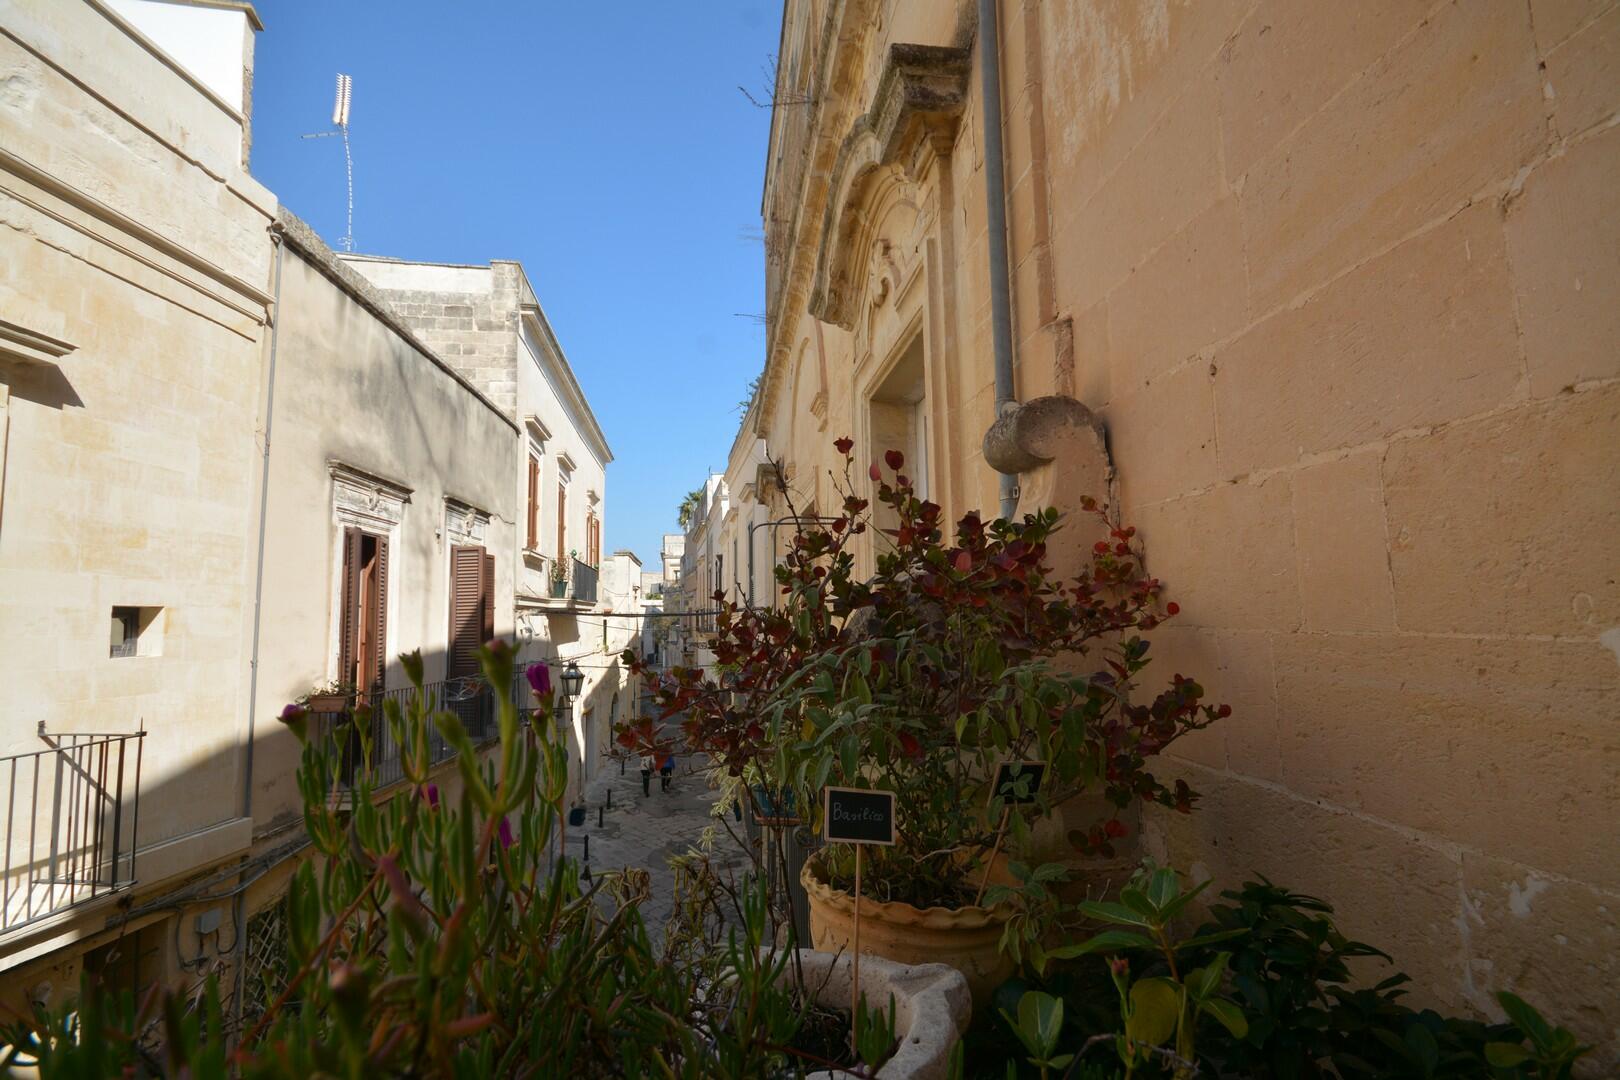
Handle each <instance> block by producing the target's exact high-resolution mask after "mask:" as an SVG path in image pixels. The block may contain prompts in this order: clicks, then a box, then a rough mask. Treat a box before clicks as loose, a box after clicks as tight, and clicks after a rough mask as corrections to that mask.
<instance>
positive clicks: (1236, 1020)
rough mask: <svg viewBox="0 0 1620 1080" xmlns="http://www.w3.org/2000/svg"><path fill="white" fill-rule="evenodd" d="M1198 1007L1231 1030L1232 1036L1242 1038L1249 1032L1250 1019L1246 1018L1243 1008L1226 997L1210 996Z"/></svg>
mask: <svg viewBox="0 0 1620 1080" xmlns="http://www.w3.org/2000/svg"><path fill="white" fill-rule="evenodd" d="M1198 1007H1199V1009H1200V1010H1201V1011H1203V1012H1205V1013H1207V1014H1209V1015H1210V1016H1213V1017H1214V1018H1215V1019H1216V1021H1217V1022H1219V1023H1220V1025H1221V1026H1222V1027H1224V1028H1225V1029H1226V1030H1227V1031H1230V1032H1231V1033H1232V1038H1234V1039H1241V1038H1243V1037H1244V1036H1245V1035H1247V1034H1248V1033H1249V1021H1248V1020H1246V1019H1244V1016H1243V1010H1242V1009H1240V1008H1238V1007H1237V1006H1236V1005H1235V1004H1233V1003H1232V1002H1230V1001H1227V1000H1226V999H1225V998H1210V999H1209V1000H1208V1001H1205V1002H1203V1003H1202V1004H1200V1005H1199V1006H1198Z"/></svg>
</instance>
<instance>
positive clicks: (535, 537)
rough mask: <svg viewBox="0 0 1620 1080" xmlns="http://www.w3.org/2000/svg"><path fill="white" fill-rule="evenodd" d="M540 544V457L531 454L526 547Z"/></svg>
mask: <svg viewBox="0 0 1620 1080" xmlns="http://www.w3.org/2000/svg"><path fill="white" fill-rule="evenodd" d="M539 546H540V459H539V458H537V457H535V456H534V455H533V454H530V455H529V540H528V543H526V544H525V545H524V547H527V548H529V549H530V550H534V549H535V548H538V547H539Z"/></svg>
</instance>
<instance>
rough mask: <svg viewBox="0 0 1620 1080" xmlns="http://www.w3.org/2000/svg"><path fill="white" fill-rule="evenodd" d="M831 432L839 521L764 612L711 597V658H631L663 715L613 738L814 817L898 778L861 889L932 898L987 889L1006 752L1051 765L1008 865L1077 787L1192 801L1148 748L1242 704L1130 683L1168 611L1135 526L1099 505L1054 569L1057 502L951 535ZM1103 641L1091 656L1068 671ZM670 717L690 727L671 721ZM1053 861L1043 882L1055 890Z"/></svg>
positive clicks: (1023, 937) (817, 536) (805, 540)
mask: <svg viewBox="0 0 1620 1080" xmlns="http://www.w3.org/2000/svg"><path fill="white" fill-rule="evenodd" d="M835 445H836V446H837V448H838V450H839V452H840V453H841V454H843V455H844V475H843V479H842V481H835V484H837V485H838V486H839V490H840V494H841V498H842V502H841V505H840V507H839V513H838V514H837V516H836V517H832V518H826V519H818V520H817V521H816V523H814V524H806V525H802V526H801V528H800V531H799V532H798V533H797V535H796V536H795V537H794V539H793V542H792V545H791V547H790V549H789V551H788V553H787V554H786V556H785V557H784V559H783V560H782V562H781V564H780V565H779V566H778V567H777V569H776V579H777V584H778V587H779V595H778V596H777V598H776V602H775V603H774V604H773V605H771V606H769V607H750V606H747V605H744V604H741V603H739V602H737V601H736V600H735V599H734V598H728V597H727V596H726V595H725V594H723V593H716V594H715V597H714V600H715V603H716V605H717V606H718V608H719V611H718V614H717V616H716V631H715V634H714V636H713V639H712V640H711V641H710V642H709V647H710V649H711V650H712V651H713V653H714V655H715V657H716V665H717V666H716V669H715V671H713V672H704V671H701V670H697V669H690V668H674V669H672V670H671V671H669V672H665V673H656V672H650V671H645V669H644V668H642V667H640V666H639V663H638V661H637V659H636V658H634V657H627V659H628V660H629V662H630V663H631V664H632V665H634V666H637V669H638V670H641V671H644V672H645V674H646V675H647V677H648V682H649V685H650V686H651V687H652V689H653V696H654V698H655V700H656V702H657V704H658V706H659V715H657V716H652V717H647V718H644V719H641V720H639V721H632V722H629V723H626V724H624V725H621V727H620V729H619V732H618V738H619V741H620V743H621V745H623V746H625V747H626V748H627V749H630V750H633V751H635V752H662V751H666V750H668V749H671V748H675V747H681V748H683V749H684V750H685V751H686V752H691V753H705V754H708V755H709V756H710V758H711V760H714V761H717V762H719V763H721V765H722V767H723V768H725V769H726V770H727V771H729V772H730V773H731V774H732V775H733V776H737V777H744V778H746V779H747V780H748V781H749V786H747V787H744V788H743V789H742V790H743V792H744V797H749V798H751V796H750V795H749V794H748V793H749V792H751V791H753V790H754V788H753V785H756V784H757V785H761V786H762V787H763V789H765V790H770V791H780V790H783V789H792V790H794V792H795V794H796V800H797V803H796V804H797V805H798V806H800V807H804V808H806V810H807V812H806V813H805V814H804V817H805V819H806V821H808V822H810V823H812V826H813V827H819V821H820V815H819V814H818V813H816V812H815V808H817V807H819V800H820V797H821V791H822V789H823V787H824V786H825V785H827V784H837V785H843V786H855V787H871V788H881V789H886V790H890V791H894V792H895V793H896V794H897V796H898V802H899V805H900V806H901V807H902V812H903V821H902V823H901V828H900V830H899V842H898V843H897V844H896V845H895V846H893V847H885V848H877V849H874V850H873V851H871V852H869V853H868V859H869V861H868V863H867V869H866V871H865V874H866V877H865V881H866V882H869V884H868V885H867V886H866V888H867V890H868V891H869V893H870V894H871V895H873V896H874V897H875V898H878V899H882V900H889V901H903V902H906V903H910V904H913V905H915V906H918V907H928V906H934V905H939V906H945V907H962V906H967V905H970V904H972V903H974V901H975V898H976V896H977V895H978V889H979V885H980V883H981V882H982V881H983V880H984V876H985V873H986V870H987V869H988V864H989V861H990V853H991V850H992V849H993V848H994V846H995V843H996V839H997V834H998V826H999V823H1000V819H1001V816H1002V810H1003V809H1004V807H1003V805H1002V804H1001V802H1000V801H999V800H993V799H992V798H991V791H990V786H991V782H992V777H993V775H994V771H995V767H996V766H997V765H998V764H999V763H1000V762H1002V761H1005V760H1009V759H1038V760H1043V761H1046V762H1048V763H1049V766H1048V770H1047V774H1046V778H1045V782H1044V783H1043V784H1042V787H1041V789H1040V791H1039V792H1038V793H1037V795H1036V797H1035V800H1034V801H1033V802H1031V803H1029V804H1027V805H1020V806H1017V807H1013V808H1012V813H1010V814H1009V828H1010V842H1009V844H1008V846H1009V847H1010V848H1011V849H1012V856H1013V857H1014V858H1017V857H1018V856H1019V852H1020V850H1021V849H1023V848H1024V847H1025V846H1026V841H1027V839H1028V837H1029V830H1028V825H1029V823H1030V822H1031V821H1034V820H1038V819H1040V818H1043V817H1048V816H1050V815H1051V814H1053V813H1054V812H1055V811H1056V810H1057V809H1058V808H1059V807H1060V806H1062V805H1063V804H1064V803H1066V802H1069V801H1070V800H1072V799H1074V798H1075V797H1076V796H1077V795H1079V794H1081V793H1082V792H1095V793H1098V794H1100V795H1103V796H1105V797H1106V799H1107V800H1108V801H1109V802H1111V803H1112V805H1113V807H1115V808H1123V807H1128V806H1131V805H1133V804H1134V803H1137V802H1141V801H1149V802H1156V803H1160V804H1162V805H1164V806H1167V807H1170V808H1172V809H1176V810H1180V811H1189V810H1190V809H1191V807H1192V803H1193V801H1194V799H1195V798H1196V793H1194V792H1193V791H1192V790H1191V789H1190V788H1188V786H1187V785H1186V784H1185V783H1184V782H1182V781H1177V782H1175V783H1174V784H1170V785H1166V784H1161V783H1160V782H1159V781H1158V780H1157V779H1156V778H1155V777H1154V775H1153V773H1152V772H1151V771H1150V769H1149V762H1150V760H1151V759H1152V758H1153V757H1154V756H1155V755H1157V754H1159V753H1160V752H1161V751H1162V750H1163V749H1164V748H1165V747H1166V746H1168V745H1170V744H1171V743H1172V742H1174V741H1175V740H1176V739H1177V738H1179V737H1181V736H1182V735H1183V734H1185V733H1186V732H1188V731H1192V730H1194V729H1196V728H1199V727H1203V726H1204V725H1206V724H1208V723H1210V722H1212V721H1213V720H1215V719H1216V718H1217V717H1219V716H1223V715H1226V714H1227V713H1228V712H1229V711H1230V710H1228V709H1226V707H1225V706H1220V707H1218V708H1217V707H1214V706H1209V705H1206V704H1204V702H1203V690H1202V688H1201V687H1200V686H1199V685H1198V684H1197V682H1195V681H1194V680H1192V679H1188V678H1184V677H1182V676H1180V675H1176V676H1174V677H1173V678H1171V679H1170V680H1169V685H1168V687H1167V688H1166V689H1164V690H1163V691H1162V692H1160V693H1159V694H1158V695H1156V696H1150V697H1145V696H1143V695H1141V694H1140V692H1139V691H1138V690H1137V688H1136V681H1137V676H1138V675H1139V674H1140V673H1141V671H1142V670H1143V669H1144V668H1145V667H1146V666H1147V663H1148V644H1147V642H1146V640H1145V639H1143V638H1142V637H1141V636H1139V635H1140V632H1142V631H1146V630H1149V629H1152V628H1153V627H1155V626H1157V625H1159V624H1160V623H1161V622H1162V621H1163V620H1164V619H1165V618H1167V617H1169V616H1170V615H1173V614H1174V613H1175V611H1176V607H1175V605H1174V604H1165V605H1163V607H1162V608H1161V605H1160V596H1161V593H1162V585H1161V583H1160V582H1159V581H1158V580H1157V579H1155V578H1153V577H1151V576H1150V575H1148V574H1146V573H1145V571H1144V570H1143V564H1142V554H1141V552H1140V550H1139V548H1138V546H1137V543H1136V539H1135V535H1136V534H1135V530H1134V529H1131V528H1129V527H1125V526H1122V525H1121V524H1119V523H1118V522H1117V521H1116V520H1114V519H1113V518H1112V517H1111V516H1110V515H1109V514H1108V512H1107V510H1106V508H1103V507H1099V506H1097V505H1096V504H1095V503H1094V502H1089V501H1088V502H1087V504H1086V505H1087V506H1088V512H1087V513H1088V516H1087V517H1086V518H1085V519H1083V520H1084V521H1086V522H1087V523H1088V525H1089V526H1094V527H1095V530H1096V535H1097V539H1096V540H1095V542H1094V543H1092V542H1091V540H1090V538H1089V537H1088V538H1087V539H1086V540H1085V541H1081V540H1079V539H1076V540H1075V541H1073V542H1074V543H1082V542H1084V543H1086V544H1087V546H1089V547H1090V549H1091V558H1090V562H1089V564H1088V565H1087V566H1086V567H1085V569H1084V570H1083V572H1082V573H1081V574H1080V575H1079V576H1078V577H1077V578H1076V579H1075V580H1072V581H1066V580H1059V579H1057V578H1056V577H1055V576H1054V575H1053V574H1052V572H1051V571H1050V569H1049V568H1048V567H1047V565H1046V554H1047V549H1048V544H1049V542H1050V541H1051V539H1052V537H1053V535H1054V533H1055V532H1056V530H1057V528H1058V520H1059V519H1058V515H1057V513H1056V512H1055V511H1052V510H1044V511H1039V512H1035V513H1030V514H1026V515H1025V516H1024V517H1023V518H1022V519H1021V520H1019V521H1007V520H998V521H992V522H989V523H986V522H984V521H983V520H982V519H981V518H980V517H979V516H978V515H977V514H969V515H967V516H966V517H964V518H962V520H961V521H960V522H958V523H957V525H956V527H955V529H954V533H953V535H952V537H951V538H950V539H947V535H946V530H945V523H944V522H943V520H942V512H941V509H940V507H939V506H938V505H937V504H934V503H932V502H929V501H928V500H926V499H923V498H921V497H920V496H919V495H918V494H917V492H916V488H915V486H914V485H913V483H912V481H911V480H910V479H909V478H908V477H907V476H906V475H904V473H903V472H902V471H901V470H902V469H903V468H904V464H905V459H904V457H903V456H902V455H901V454H899V453H898V452H894V451H890V452H889V453H888V454H887V455H885V465H886V469H885V467H883V466H879V465H876V464H874V465H873V466H872V467H871V469H870V470H869V473H868V476H869V478H870V481H871V485H872V488H873V489H874V491H875V494H876V500H877V501H876V507H875V508H874V506H873V504H872V502H871V501H869V500H868V499H866V498H863V497H862V496H861V495H859V494H857V493H856V489H855V479H854V475H853V469H854V459H853V457H852V456H851V451H852V447H853V443H852V442H851V440H849V439H840V440H838V441H837V443H836V444H835ZM789 501H790V504H791V496H789ZM793 516H794V517H798V515H797V512H796V511H794V512H793ZM868 534H872V535H875V536H876V537H877V538H878V539H877V540H876V541H875V546H876V547H877V548H878V550H877V551H876V554H875V556H874V557H873V558H872V560H871V565H872V572H871V573H870V575H869V576H862V575H861V574H860V573H858V572H857V567H858V565H860V564H862V563H863V561H864V558H865V556H864V555H863V556H862V557H861V558H860V559H858V558H857V546H856V544H855V538H856V537H860V536H866V535H868ZM1093 651H1096V652H1097V653H1098V654H1099V660H1098V663H1097V667H1096V670H1093V671H1091V672H1089V673H1085V674H1074V673H1071V672H1070V671H1068V670H1065V669H1063V668H1061V667H1060V666H1059V662H1060V660H1061V662H1062V663H1063V664H1068V663H1071V662H1072V661H1073V660H1074V659H1075V658H1079V657H1084V656H1086V655H1088V654H1090V653H1092V652H1093ZM677 717H679V718H681V719H680V727H679V730H678V731H671V730H668V729H666V728H665V727H664V726H663V725H664V722H665V721H672V720H674V719H675V718H677ZM755 809H757V808H755ZM1125 831H1126V828H1125V825H1124V824H1123V822H1122V821H1121V820H1120V818H1119V815H1118V813H1117V810H1115V811H1111V812H1106V813H1104V814H1103V816H1102V819H1101V820H1098V821H1096V822H1095V824H1093V825H1092V826H1090V827H1089V828H1082V829H1077V830H1075V831H1074V832H1073V833H1072V835H1071V836H1070V840H1071V841H1072V843H1073V845H1074V847H1075V848H1076V849H1077V850H1079V851H1083V852H1087V853H1090V852H1111V851H1112V844H1113V842H1114V841H1115V840H1117V839H1118V838H1119V837H1121V836H1123V835H1124V834H1125ZM820 858H821V859H823V860H824V865H825V867H826V870H827V872H828V876H829V878H830V879H831V881H832V883H833V884H834V885H835V886H836V887H841V888H848V887H849V886H850V884H851V882H852V879H853V856H852V855H851V854H850V853H849V852H848V851H846V850H843V849H841V848H839V849H833V848H829V849H826V850H825V852H824V854H823V855H822V856H820ZM1057 872H1058V869H1057V868H1056V867H1055V865H1054V868H1053V869H1047V868H1045V867H1035V868H1033V869H1032V871H1031V876H1032V880H1034V881H1035V882H1036V883H1037V884H1042V885H1044V884H1046V883H1048V882H1050V881H1052V880H1054V878H1053V876H1052V875H1053V874H1054V873H1057ZM997 897H998V898H1001V899H1009V898H1012V896H1011V894H1010V893H1006V892H1003V893H998V894H997ZM1042 929H1043V927H1042V925H1041V920H1039V919H1037V920H1026V922H1025V923H1024V924H1022V925H1021V926H1020V928H1019V930H1018V931H1017V933H1016V934H1015V937H1014V939H1009V941H1008V944H1009V947H1014V948H1017V947H1020V944H1021V943H1031V942H1036V941H1038V940H1039V937H1040V934H1041V932H1042Z"/></svg>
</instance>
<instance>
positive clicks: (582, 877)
mask: <svg viewBox="0 0 1620 1080" xmlns="http://www.w3.org/2000/svg"><path fill="white" fill-rule="evenodd" d="M579 880H581V881H589V880H591V864H590V863H586V864H585V869H584V871H583V872H582V873H581V874H580V875H579Z"/></svg>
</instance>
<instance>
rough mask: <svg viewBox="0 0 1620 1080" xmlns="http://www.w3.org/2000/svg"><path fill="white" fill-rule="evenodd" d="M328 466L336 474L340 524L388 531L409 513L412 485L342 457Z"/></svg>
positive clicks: (335, 504) (334, 507) (335, 510)
mask: <svg viewBox="0 0 1620 1080" xmlns="http://www.w3.org/2000/svg"><path fill="white" fill-rule="evenodd" d="M326 467H327V471H328V472H330V473H331V474H332V511H333V515H334V516H335V518H336V519H337V521H338V523H339V524H346V525H357V526H360V527H362V528H373V529H379V530H381V531H383V532H386V531H388V530H389V529H391V528H393V527H394V526H396V525H398V524H399V522H400V519H401V518H403V517H404V516H405V504H406V503H408V502H410V501H411V489H410V488H408V487H406V486H405V485H403V484H396V483H395V482H394V481H392V480H385V479H384V478H382V477H380V476H376V475H374V474H372V473H368V472H365V471H364V470H361V469H356V468H354V467H353V466H350V465H345V464H343V463H342V462H339V461H329V462H327V465H326Z"/></svg>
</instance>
